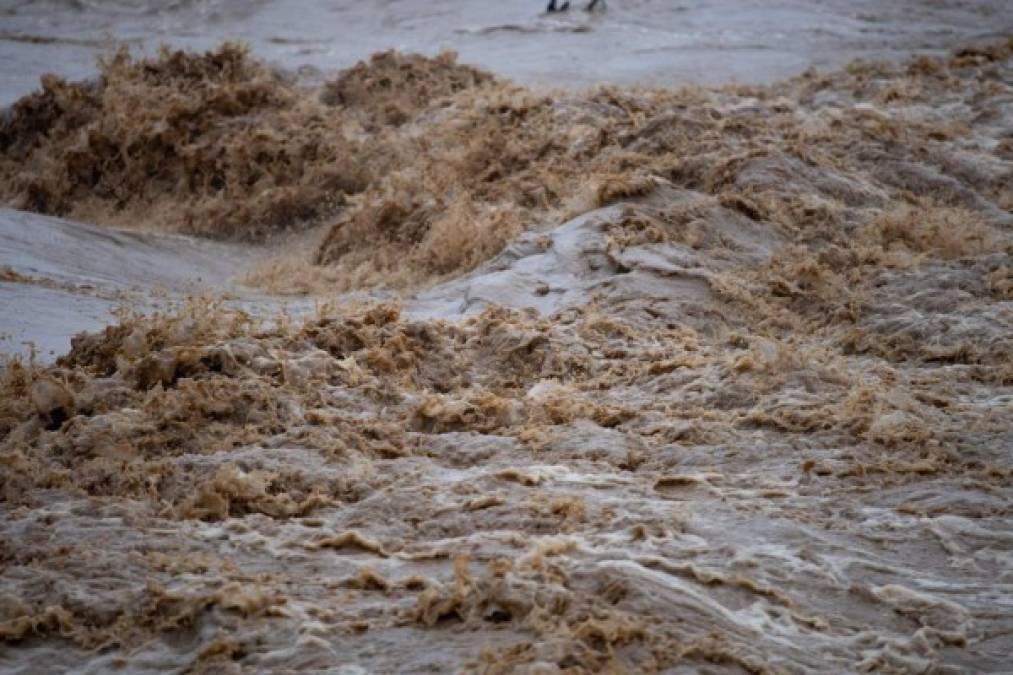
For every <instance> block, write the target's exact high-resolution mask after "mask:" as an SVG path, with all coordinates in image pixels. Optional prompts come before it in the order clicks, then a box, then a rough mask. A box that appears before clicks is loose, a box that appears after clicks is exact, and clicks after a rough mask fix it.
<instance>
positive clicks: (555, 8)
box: [545, 0, 605, 13]
mask: <svg viewBox="0 0 1013 675" xmlns="http://www.w3.org/2000/svg"><path fill="white" fill-rule="evenodd" d="M599 5H601V8H602V9H605V0H591V2H589V3H588V5H587V7H585V8H584V10H585V11H588V12H593V11H594V9H595V8H596V7H598V6H599ZM568 9H570V0H563V4H561V5H556V0H549V6H548V7H546V8H545V11H546V12H550V13H551V12H565V11H566V10H568Z"/></svg>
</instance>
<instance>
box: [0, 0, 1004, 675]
mask: <svg viewBox="0 0 1013 675" xmlns="http://www.w3.org/2000/svg"><path fill="white" fill-rule="evenodd" d="M50 4H53V5H58V3H50ZM78 5H80V3H75V4H74V5H67V6H66V7H64V6H63V5H59V7H62V8H63V9H61V10H60V12H70V11H77V10H76V9H73V7H77V6H78ZM212 5H213V6H215V7H225V8H227V7H229V6H230V5H228V4H227V3H225V4H223V5H218V4H215V3H196V2H195V3H174V4H172V5H171V8H170V10H167V11H169V12H180V13H185V12H198V11H204V9H206V8H208V7H211V6H212ZM395 5H396V3H391V4H390V7H393V6H395ZM641 5H642V6H644V7H646V6H648V5H650V3H646V2H645V3H641ZM82 6H85V5H82ZM86 6H88V7H90V6H91V5H90V4H87V3H86ZM273 6H274V5H273V4H272V3H263V4H261V5H257V6H255V8H254V9H253V10H250V13H249V15H247V14H242V15H237V16H236V17H235V20H236V21H237V22H239V23H240V24H242V21H245V20H246V19H247V17H248V16H249V17H257V16H262V15H261V14H260V13H259V12H262V11H268V10H270V8H271V7H273ZM335 6H343V5H340V4H336V5H335ZM433 6H434V7H436V8H439V7H441V5H439V4H438V3H437V4H435V5H433ZM19 7H20V6H19ZM116 7H118V8H119V10H118V11H119V12H121V13H122V12H125V11H126V10H128V9H131V8H132V9H135V10H136V17H137V21H138V22H139V24H138V25H142V26H146V25H147V23H146V22H149V21H153V20H154V19H152V17H154V16H157V15H158V14H157V13H152V12H149V11H148V10H147V9H146V8H147V7H148V5H142V4H130V3H117V5H116ZM384 7H385V8H386V7H388V5H384ZM967 7H969V5H959V4H954V5H949V4H947V5H945V7H944V8H943V9H938V10H932V11H940V12H944V11H950V10H951V9H952V10H953V11H957V9H961V8H967ZM976 7H986V5H980V6H976ZM68 8H70V9H68ZM258 8H259V9H258ZM947 8H949V9H947ZM953 8H956V9H953ZM23 9H24V11H22V9H14V10H11V11H12V12H13V14H12V15H14V16H19V17H21V19H23V18H24V16H27V14H25V12H29V13H30V10H31V7H29V6H24V7H23ZM633 9H634V3H620V2H618V0H615V1H614V2H612V3H610V10H609V12H610V15H609V16H612V14H611V12H613V11H614V12H615V16H617V17H618V18H619V19H623V18H624V17H628V16H630V14H629V13H630V12H632V11H633ZM104 11H106V10H102V9H101V8H97V9H95V13H94V15H93V17H92V18H93V19H94V20H95V21H97V22H98V21H100V20H101V17H102V16H103V12H104ZM223 11H224V10H223ZM307 11H308V12H309V13H312V12H310V10H307ZM314 11H315V10H314ZM349 11H351V10H349ZM363 11H365V10H363ZM384 11H386V10H384ZM392 11H393V10H392ZM469 11H478V10H475V9H473V8H472V9H469ZM483 11H488V12H495V11H506V10H495V9H487V10H483ZM511 11H512V10H511ZM686 11H687V12H689V11H691V10H689V9H687V10H686ZM693 11H696V10H693ZM60 12H57V13H56V15H57V17H59V16H62V14H60ZM579 18H580V20H581V21H583V20H585V19H584V17H583V16H582V15H580V16H579ZM21 19H19V20H21ZM251 20H252V19H251ZM420 20H421V19H420ZM570 20H571V19H567V18H558V19H557V18H552V19H546V18H541V19H538V20H537V21H538V22H542V23H538V24H537V26H543V27H544V25H548V24H545V23H544V22H548V21H570ZM573 20H577V19H573ZM587 20H588V21H592V20H597V19H587ZM58 24H59V22H58V21H56V24H54V25H58ZM594 30H598V28H594ZM518 31H520V32H522V33H523V32H524V31H521V30H520V29H518V28H509V30H508V29H506V28H502V29H497V30H496V31H492V32H491V33H488V32H487V33H486V34H492V35H496V34H499V33H500V32H518ZM468 35H470V33H469V34H468ZM576 35H581V33H576ZM464 44H467V41H465V43H464ZM255 57H256V52H255V53H254V55H253V56H250V55H248V54H244V53H242V52H241V51H239V50H234V49H233V48H231V47H229V48H224V49H218V50H214V51H211V52H208V53H204V54H187V53H183V52H179V53H174V52H171V51H168V52H166V53H164V54H162V55H160V56H158V57H153V58H150V59H146V60H137V59H131V58H130V57H128V56H126V55H121V56H120V57H117V59H118V60H115V62H113V63H112V64H111V65H110V64H107V65H106V66H105V68H106V70H105V71H104V77H103V79H102V80H101V81H95V80H91V81H88V82H83V83H74V82H61V81H56V80H48V81H47V84H46V86H45V88H44V89H43V91H41V92H39V93H37V94H35V95H34V96H32V97H29V98H26V99H23V100H22V101H21V102H20V103H18V104H17V105H16V106H15V107H14V108H13V109H12V111H11V112H10V113H9V114H8V115H7V116H6V117H5V118H4V120H3V125H2V126H0V194H2V195H4V198H5V199H8V200H9V201H10V202H11V203H16V204H17V205H18V206H20V207H21V208H24V209H31V210H35V211H38V212H44V213H47V214H51V215H40V214H39V213H28V212H27V211H15V210H10V209H8V210H3V211H0V242H4V248H3V249H0V301H2V302H5V303H7V306H9V307H10V308H12V310H13V311H14V312H15V313H17V314H18V316H16V317H15V319H11V318H10V313H9V312H0V331H2V332H5V333H14V334H16V335H18V336H21V337H19V339H21V338H26V339H27V338H30V337H33V336H35V337H42V338H45V339H46V340H49V342H47V343H45V344H48V345H52V349H53V351H54V352H56V354H53V355H52V358H51V359H50V360H45V359H43V360H40V361H35V362H25V361H14V362H11V363H8V364H6V365H5V366H4V367H3V368H2V369H0V466H2V470H0V671H2V672H11V673H60V672H67V671H74V672H86V673H100V672H129V673H151V672H186V673H220V672H226V673H246V672H330V673H341V674H343V675H351V674H357V673H367V672H378V673H382V672H404V673H418V672H483V673H508V672H509V673H531V674H536V673H537V674H541V673H556V672H567V673H590V672H611V673H615V672H630V673H640V672H648V673H649V672H658V673H696V672H704V673H741V672H751V673H768V672H769V673H827V672H896V673H931V672H941V673H958V672H1001V671H1004V670H1007V669H1008V668H1009V654H1010V653H1011V652H1013V509H1011V503H1013V502H1011V498H1013V487H1011V479H1013V180H1011V179H1013V41H1011V40H1005V41H992V42H988V43H984V42H982V43H974V44H968V45H965V46H964V47H962V48H961V49H959V50H957V51H955V52H954V53H950V54H947V55H945V56H941V57H938V58H928V57H921V58H913V59H910V60H908V61H905V62H902V63H899V64H884V63H862V64H853V65H851V66H849V67H847V68H845V69H842V70H838V71H833V72H830V73H825V74H818V73H809V74H807V75H805V76H802V77H799V78H796V79H793V80H788V81H784V82H780V83H774V84H769V85H763V86H759V85H757V86H729V87H720V88H712V89H690V90H665V89H661V90H652V89H641V88H637V89H633V88H623V87H605V88H600V89H596V90H593V91H587V92H583V91H581V92H573V91H568V92H557V93H551V94H548V93H545V92H535V91H532V90H529V89H526V88H525V87H523V86H520V85H516V84H513V83H510V82H506V81H504V80H503V79H502V78H501V77H500V76H499V75H498V74H497V75H493V74H490V73H487V72H485V71H481V70H476V69H474V68H471V67H468V66H463V65H461V64H459V63H456V62H455V61H453V59H450V58H449V57H446V56H444V57H439V58H421V57H409V56H405V55H397V54H389V53H388V54H380V55H377V56H374V57H373V58H371V59H370V60H368V61H365V62H362V63H360V64H357V65H356V66H354V67H352V68H350V69H348V70H346V71H342V72H341V73H339V74H338V75H337V76H335V77H328V78H326V80H327V81H326V82H325V83H324V84H323V85H322V86H321V87H320V88H318V89H312V90H309V89H307V87H306V86H305V83H302V84H301V85H297V84H294V83H293V82H292V81H291V80H290V79H287V78H286V77H284V76H279V75H277V74H276V73H273V72H271V71H270V69H268V68H265V67H264V66H263V65H262V63H261V62H259V61H257V60H256V58H255ZM391 81H393V82H397V86H396V87H390V86H387V85H385V84H382V83H385V82H391ZM125 102H126V103H125ZM138 102H146V105H140V104H139V103H138ZM194 102H198V103H199V105H197V104H195V103H194ZM138 110H144V111H146V113H147V115H145V114H140V113H139V112H137V111H138ZM237 139H239V140H238V141H237ZM124 186H129V189H126V188H125V187H124ZM321 195H326V196H327V199H326V200H323V199H322V198H321ZM166 206H173V207H174V208H172V209H167V208H165V207H166ZM244 209H245V210H244ZM53 216H63V217H70V218H80V219H88V220H91V221H94V222H97V223H102V224H100V225H87V226H84V225H80V224H77V223H74V222H72V221H69V220H62V219H60V218H57V217H53ZM113 226H119V227H126V228H128V229H116V228H115V227H113ZM130 228H132V229H130ZM180 233H185V235H184V234H180ZM200 237H205V238H203V239H202V238H200ZM212 239H215V240H216V241H212ZM250 242H258V243H256V244H254V243H250ZM264 242H267V243H266V244H265V243H264ZM293 296H295V297H296V299H294V300H293V299H292V298H293ZM68 299H69V300H68ZM122 301H129V302H132V303H134V306H135V307H136V308H138V309H145V310H150V309H151V308H152V307H158V308H159V311H157V312H153V311H147V312H146V313H144V312H138V313H134V312H122V313H120V315H119V316H118V317H117V318H115V319H109V318H106V317H102V316H100V315H101V314H102V313H103V312H105V311H107V310H108V308H109V307H111V306H113V305H115V304H118V303H120V302H122ZM286 302H291V304H292V305H294V309H286V308H284V303H286ZM61 307H64V308H67V309H66V310H65V311H61ZM71 310H73V311H71ZM75 326H76V327H79V328H84V329H88V330H89V331H90V332H86V333H81V334H78V335H76V336H75V337H73V339H72V341H70V345H69V348H66V347H65V346H64V345H65V342H64V341H67V340H69V337H70V335H72V334H74V333H76V331H75V330H74V328H75ZM8 342H11V341H10V340H8ZM12 351H13V348H12Z"/></svg>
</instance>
